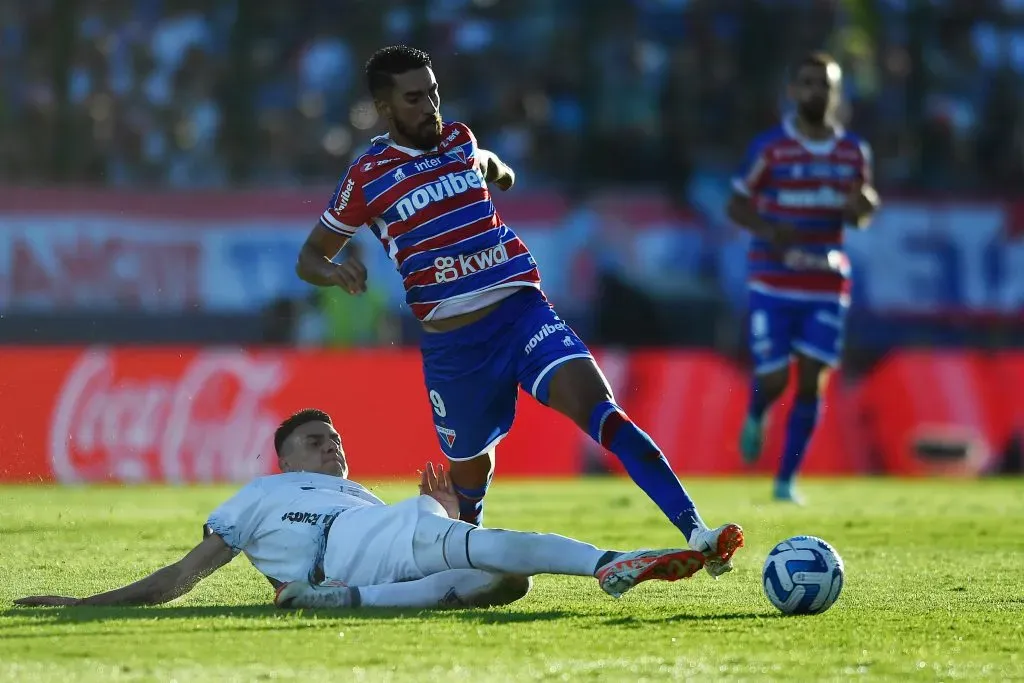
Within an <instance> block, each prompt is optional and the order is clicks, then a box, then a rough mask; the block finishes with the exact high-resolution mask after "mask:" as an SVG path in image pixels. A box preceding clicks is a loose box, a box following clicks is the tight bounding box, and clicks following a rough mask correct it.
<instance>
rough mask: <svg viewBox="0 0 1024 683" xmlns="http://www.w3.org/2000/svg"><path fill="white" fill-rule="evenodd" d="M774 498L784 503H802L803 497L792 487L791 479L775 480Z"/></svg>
mask: <svg viewBox="0 0 1024 683" xmlns="http://www.w3.org/2000/svg"><path fill="white" fill-rule="evenodd" d="M772 493H773V495H774V496H775V500H778V501H781V502H785V503H795V504H797V505H803V504H804V499H803V497H802V496H801V495H800V494H799V493H797V492H796V490H795V489H794V488H793V482H791V481H776V482H775V487H774V490H773V492H772Z"/></svg>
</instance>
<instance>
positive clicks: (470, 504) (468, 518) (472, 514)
mask: <svg viewBox="0 0 1024 683" xmlns="http://www.w3.org/2000/svg"><path fill="white" fill-rule="evenodd" d="M489 483H490V482H488V484H489ZM488 484H484V485H483V487H481V488H478V489H467V488H463V487H461V486H454V485H453V488H454V489H455V495H456V496H458V497H459V519H461V520H462V521H463V522H468V523H470V524H472V525H474V526H481V525H482V524H483V523H484V496H485V495H487V485H488Z"/></svg>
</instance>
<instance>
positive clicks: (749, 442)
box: [740, 415, 764, 465]
mask: <svg viewBox="0 0 1024 683" xmlns="http://www.w3.org/2000/svg"><path fill="white" fill-rule="evenodd" d="M763 443H764V420H763V419H762V420H755V419H754V418H752V417H750V416H749V415H748V416H747V420H746V422H744V423H743V431H741V432H740V454H741V455H742V456H743V462H745V463H746V464H748V465H753V464H755V463H756V462H757V460H758V458H760V457H761V446H762V444H763Z"/></svg>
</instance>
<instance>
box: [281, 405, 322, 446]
mask: <svg viewBox="0 0 1024 683" xmlns="http://www.w3.org/2000/svg"><path fill="white" fill-rule="evenodd" d="M307 422H326V423H327V424H333V423H332V422H331V416H330V415H328V414H327V413H325V412H324V411H322V410H319V409H317V408H305V409H303V410H300V411H299V412H297V413H295V414H294V415H292V416H291V417H289V418H287V419H286V420H285V421H284V422H282V423H281V424H280V426H278V428H277V431H275V432H274V450H275V451H277V457H281V446H283V445H284V442H285V440H286V439H287V438H288V437H289V436H291V435H292V432H294V431H295V430H296V429H298V428H299V427H301V426H302V425H304V424H306V423H307Z"/></svg>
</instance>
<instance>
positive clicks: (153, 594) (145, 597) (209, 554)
mask: <svg viewBox="0 0 1024 683" xmlns="http://www.w3.org/2000/svg"><path fill="white" fill-rule="evenodd" d="M233 557H234V553H233V552H232V550H231V548H230V547H228V545H227V543H225V542H224V540H223V539H222V538H221V537H220V536H218V535H217V534H210V535H209V536H207V537H206V538H204V539H203V541H202V543H200V544H199V545H197V546H196V547H195V548H193V549H192V550H190V551H189V552H188V554H187V555H185V557H183V558H181V559H180V560H178V561H177V562H175V563H174V564H170V565H167V566H166V567H164V568H163V569H158V570H157V571H155V572H153V573H152V574H150V575H149V576H147V577H146V578H144V579H139V580H138V581H136V582H135V583H133V584H130V585H127V586H125V587H124V588H117V589H115V590H112V591H108V592H106V593H100V594H99V595H93V596H91V597H88V598H70V597H63V596H56V595H35V596H31V597H27V598H20V599H18V600H15V601H14V604H15V605H26V606H32V607H69V606H77V605H159V604H161V603H164V602H170V601H171V600H174V599H175V598H178V597H181V596H182V595H184V594H185V593H188V592H189V591H190V590H192V589H193V588H194V587H195V585H196V584H197V583H199V582H200V581H202V580H203V579H205V578H206V577H207V576H209V575H210V574H212V573H213V572H215V571H216V570H217V569H219V568H221V567H223V566H224V565H225V564H227V563H228V562H230V561H231V558H233Z"/></svg>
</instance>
